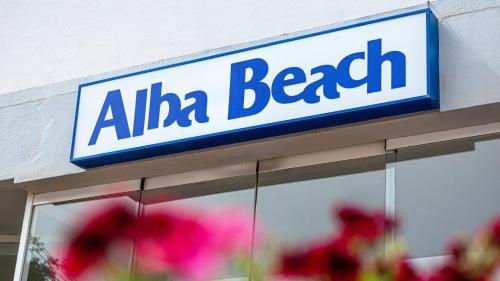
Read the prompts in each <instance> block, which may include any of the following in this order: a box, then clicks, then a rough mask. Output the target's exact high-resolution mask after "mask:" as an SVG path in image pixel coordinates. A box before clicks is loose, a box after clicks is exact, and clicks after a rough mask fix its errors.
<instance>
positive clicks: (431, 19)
mask: <svg viewBox="0 0 500 281" xmlns="http://www.w3.org/2000/svg"><path fill="white" fill-rule="evenodd" d="M420 13H425V14H426V25H427V27H426V28H427V34H426V37H427V38H426V40H427V42H426V43H427V44H426V45H427V93H426V95H425V96H420V97H416V98H410V99H403V100H397V101H392V102H387V103H380V104H375V105H370V106H364V107H358V108H351V109H347V110H341V111H335V112H329V113H325V114H319V115H313V116H307V117H303V118H296V119H290V120H285V121H280V122H275V123H268V124H263V125H257V126H252V127H247V128H240V129H237V130H231V131H224V132H218V133H214V134H208V135H202V136H197V137H192V138H185V139H180V140H175V141H169V142H163V143H158V144H152V145H146V146H141V147H134V148H130V149H124V150H119V151H113V152H107V153H102V154H96V155H91V156H86V157H80V158H74V157H73V153H74V146H75V135H76V126H77V120H78V108H79V104H80V93H81V89H82V87H85V86H89V85H93V84H98V83H102V82H106V81H111V80H116V79H121V78H125V77H129V76H134V75H139V74H143V73H148V72H153V71H157V70H161V69H166V68H171V67H176V66H180V65H185V64H190V63H195V62H199V61H203V60H209V59H213V58H217V57H222V56H227V55H231V54H235V53H241V52H245V51H249V50H253V49H259V48H264V47H267V46H271V45H277V44H282V43H286V42H290V41H295V40H300V39H304V38H308V37H313V36H318V35H322V34H326V33H331V32H336V31H339V30H345V29H350V28H354V27H358V26H363V25H368V24H373V23H376V22H380V21H387V20H391V19H396V18H401V17H405V16H410V15H415V14H420ZM438 107H439V33H438V21H437V19H436V17H435V16H434V15H433V14H432V12H431V10H430V9H428V8H426V9H422V10H416V11H412V12H408V13H404V14H398V15H394V16H388V17H384V18H379V19H374V20H369V21H366V22H360V23H356V24H352V25H348V26H342V27H338V28H334V29H329V30H325V31H320V32H316V33H311V34H306V35H302V36H297V37H293V38H287V39H284V40H279V41H275V42H270V43H266V44H262V45H256V46H252V47H248V48H243V49H239V50H234V51H229V52H225V53H220V54H216V55H212V56H207V57H202V58H197V59H193V60H189V61H184V62H179V63H175V64H170V65H166V66H161V67H156V68H152V69H148V70H143V71H139V72H134V73H129V74H126V75H121V76H116V77H111V78H107V79H103V80H98V81H93V82H90V83H85V84H81V85H80V86H79V87H78V98H77V103H76V113H75V120H74V122H75V123H74V128H73V137H72V143H71V157H70V162H72V163H73V164H75V165H77V166H80V167H82V168H93V167H99V166H103V165H109V164H116V163H121V162H126V161H132V160H139V159H145V158H150V157H155V156H162V155H168V154H173V153H179V152H184V151H189V150H196V149H202V148H208V147H214V146H220V145H225V144H232V143H238V142H244V141H250V140H256V139H261V138H267V137H273V136H279V135H285V134H290V133H296V132H301V131H308V130H313V129H318V128H325V127H333V126H337V125H342V124H347V123H355V122H359V121H365V120H369V119H376V118H380V117H387V116H393V115H398V114H404V113H412V112H417V111H422V110H429V109H434V108H438Z"/></svg>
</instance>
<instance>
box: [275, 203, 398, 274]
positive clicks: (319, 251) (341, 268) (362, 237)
mask: <svg viewBox="0 0 500 281" xmlns="http://www.w3.org/2000/svg"><path fill="white" fill-rule="evenodd" d="M335 214H336V217H337V218H338V219H340V221H341V223H342V225H341V231H340V234H337V235H332V236H331V238H329V239H327V240H326V241H321V242H316V243H313V244H312V245H311V246H309V248H308V249H306V250H305V251H304V250H303V251H291V252H286V253H285V254H284V255H283V257H282V260H281V264H280V266H279V268H278V273H280V274H281V275H284V276H306V277H316V278H323V279H325V280H338V281H355V280H358V279H359V276H360V273H361V254H362V251H364V250H365V247H360V245H363V246H364V245H365V244H368V245H373V242H375V240H377V239H379V238H381V237H383V235H384V228H385V227H393V226H394V225H395V224H394V223H393V221H394V220H393V219H392V218H387V217H385V216H384V215H383V213H381V212H378V211H377V212H373V213H369V212H367V211H365V210H362V209H360V208H357V207H354V206H344V207H342V208H340V209H338V210H337V211H336V213H335Z"/></svg>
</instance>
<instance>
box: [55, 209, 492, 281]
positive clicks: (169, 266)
mask: <svg viewBox="0 0 500 281" xmlns="http://www.w3.org/2000/svg"><path fill="white" fill-rule="evenodd" d="M334 214H335V219H338V220H339V221H340V230H339V232H338V233H330V234H328V235H326V236H325V237H324V238H323V239H321V240H316V241H315V242H312V243H310V244H308V245H306V246H303V245H299V247H297V248H295V249H294V250H290V249H288V250H285V251H283V252H282V253H281V255H279V256H278V259H277V261H278V262H277V268H274V271H273V272H272V274H271V275H269V274H267V273H265V272H262V270H260V269H259V268H258V265H252V271H251V272H250V274H251V275H252V280H254V281H262V280H266V278H265V277H264V276H268V277H269V276H272V277H271V278H272V279H275V278H278V277H280V278H281V277H284V278H287V279H288V278H301V279H300V280H304V279H302V278H307V280H321V281H495V280H494V279H493V278H494V277H493V276H494V275H495V274H500V273H498V272H499V267H500V217H499V218H496V219H495V220H493V221H492V222H491V223H490V224H489V225H487V226H486V227H484V228H483V229H482V230H481V231H479V232H478V233H477V234H476V235H475V236H474V237H473V239H472V240H465V239H456V240H454V241H453V242H452V243H451V244H450V246H449V253H450V256H449V258H448V259H447V260H446V261H445V263H444V264H442V265H441V266H439V267H437V268H435V269H434V270H431V271H430V273H428V274H425V275H424V274H423V273H422V272H420V271H419V270H417V269H416V268H414V267H413V266H412V264H411V261H410V260H409V259H408V256H407V253H406V252H405V251H404V250H402V249H400V248H398V247H393V248H394V249H392V250H391V251H388V252H386V253H384V254H383V255H375V256H374V255H373V252H374V250H376V248H377V245H380V243H379V242H381V241H382V240H383V238H384V234H385V231H388V230H393V229H395V228H396V227H397V225H398V223H396V220H395V219H394V218H390V217H387V216H385V215H384V213H383V212H380V211H368V210H364V209H360V208H357V207H355V206H343V207H341V208H338V209H336V210H335V211H334ZM253 225H254V222H253V217H252V215H250V214H248V213H246V212H244V211H243V210H241V209H237V208H215V209H197V208H188V207H187V206H184V207H175V208H174V207H172V206H170V207H168V208H162V209H156V210H154V209H153V210H148V212H144V213H143V214H142V215H140V216H139V217H138V216H136V214H135V211H133V210H131V209H128V208H126V207H125V206H124V205H112V206H108V207H106V208H104V209H101V210H98V211H97V212H96V213H95V214H94V215H91V216H90V218H89V220H88V221H87V223H86V224H84V225H83V228H82V229H81V230H80V231H79V232H78V233H77V234H76V235H75V236H74V238H73V239H72V240H71V242H70V243H69V247H68V249H67V250H66V251H65V255H64V258H63V259H62V262H61V264H62V267H63V269H64V271H65V273H66V274H67V275H68V276H69V277H70V278H71V279H74V280H78V278H83V276H85V274H86V272H87V271H90V270H92V269H93V268H99V267H101V268H104V269H106V271H108V272H112V273H113V272H118V273H119V274H121V273H123V272H126V273H128V271H127V268H128V267H127V266H125V267H124V268H125V270H121V271H113V270H114V267H113V266H112V261H113V259H114V258H112V257H111V253H113V251H112V250H113V249H114V248H116V247H118V246H123V245H125V244H124V243H129V245H130V244H132V243H133V244H134V245H135V246H134V247H135V254H136V256H137V259H136V260H137V266H138V267H137V274H136V275H135V276H134V279H133V280H134V281H139V280H170V278H173V279H174V280H186V281H206V280H213V279H214V278H216V277H218V275H217V274H219V273H220V271H221V269H222V268H224V266H225V265H226V264H227V262H228V261H229V260H230V259H231V258H237V257H242V256H246V257H249V252H250V249H251V244H252V240H253V241H255V237H252V235H253V236H255V234H252V233H253V232H254V229H253ZM257 236H260V235H257ZM257 238H259V237H257ZM257 240H260V239H257ZM118 248H119V247H118ZM233 261H235V260H233ZM236 261H239V260H236ZM244 262H245V261H244ZM244 262H243V264H244V265H245V266H247V265H248V264H245V263H244ZM274 273H278V274H277V275H279V276H276V274H274ZM119 274H114V275H117V276H118V275H119ZM112 275H113V274H112ZM119 276H120V277H116V276H112V278H114V279H111V280H127V277H128V275H127V274H125V275H123V274H122V275H119ZM123 276H125V277H123ZM497 276H499V275H497ZM166 277H168V278H169V279H165V278H166ZM158 278H160V279H158ZM91 280H93V279H92V278H91Z"/></svg>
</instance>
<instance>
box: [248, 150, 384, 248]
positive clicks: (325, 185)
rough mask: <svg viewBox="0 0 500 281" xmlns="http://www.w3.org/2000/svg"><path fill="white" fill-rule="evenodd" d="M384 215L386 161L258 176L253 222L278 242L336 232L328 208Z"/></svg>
mask: <svg viewBox="0 0 500 281" xmlns="http://www.w3.org/2000/svg"><path fill="white" fill-rule="evenodd" d="M341 203H354V204H359V205H361V206H364V207H367V208H378V209H382V210H383V209H384V206H385V157H384V156H377V157H370V158H361V159H355V160H347V161H341V162H336V163H329V164H321V165H314V166H308V167H304V168H295V169H287V170H281V171H278V172H268V173H261V174H260V175H259V189H258V199H257V218H260V219H261V220H263V222H264V224H265V225H266V226H267V227H268V228H269V231H270V232H271V233H272V234H275V235H278V236H277V237H276V239H277V240H278V241H280V240H281V241H282V242H300V241H308V240H311V239H314V238H317V237H323V236H325V235H328V234H329V233H331V232H332V231H334V230H335V226H334V225H333V219H332V215H331V213H332V207H334V206H335V205H338V204H341Z"/></svg>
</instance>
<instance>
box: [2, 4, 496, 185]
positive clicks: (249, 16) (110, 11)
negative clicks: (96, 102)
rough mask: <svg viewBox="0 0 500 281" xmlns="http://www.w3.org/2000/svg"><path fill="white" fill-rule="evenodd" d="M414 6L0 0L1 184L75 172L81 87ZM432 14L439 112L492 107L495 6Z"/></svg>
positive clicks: (448, 8) (441, 8)
mask: <svg viewBox="0 0 500 281" xmlns="http://www.w3.org/2000/svg"><path fill="white" fill-rule="evenodd" d="M421 2H422V1H417V0H404V1H393V0H377V1H374V0H356V1H353V0H341V1H340V0H337V1H331V0H329V1H327V0H325V1H322V0H315V1H310V0H302V1H284V0H279V1H255V0H252V1H247V0H245V1H242V0H241V1H229V0H224V1H222V0H215V1H185V0H178V1H164V2H162V1H151V2H149V3H147V4H145V3H144V2H141V4H137V3H135V2H133V1H121V2H120V4H119V5H117V4H116V3H117V2H116V1H95V2H92V3H88V2H85V3H79V2H77V1H66V2H58V1H6V0H0V130H1V132H2V133H1V134H0V157H1V158H0V159H1V161H0V183H1V182H2V180H4V181H6V180H8V181H11V180H14V181H15V182H26V181H34V180H38V179H44V178H51V177H61V176H64V175H70V174H78V173H81V172H83V170H82V169H80V168H78V167H76V166H74V165H72V164H71V163H70V162H69V153H70V144H71V133H72V126H73V116H74V109H75V103H76V90H77V85H78V84H79V83H82V82H85V81H89V80H97V79H100V78H102V77H109V76H115V75H119V74H122V73H126V72H129V71H133V70H140V69H144V68H149V67H151V66H158V65H162V64H166V63H168V62H172V61H176V60H179V59H182V58H176V57H178V56H183V55H186V56H188V57H189V58H192V57H196V56H200V52H202V51H207V50H211V49H214V48H219V47H223V48H225V49H224V50H227V49H231V48H234V45H235V44H243V45H246V43H244V42H248V41H256V40H262V39H264V38H268V37H270V36H286V35H284V34H287V33H290V32H295V31H298V30H306V29H313V30H318V29H317V28H316V27H317V26H323V25H329V24H334V23H336V22H340V21H344V20H347V19H353V18H358V17H362V16H369V15H373V14H376V13H379V12H384V11H390V10H394V9H398V8H402V7H407V6H412V5H414V4H419V3H421ZM431 8H432V9H433V11H434V12H435V14H436V15H437V16H438V18H439V20H440V26H439V28H440V76H441V98H442V102H441V111H442V112H447V111H450V112H452V111H454V110H456V109H463V108H467V107H472V106H479V105H485V104H500V52H498V48H499V46H500V36H498V34H500V1H498V0H497V1H493V0H489V1H486V0H484V1H483V0H437V1H434V2H431ZM250 44H252V43H250ZM208 52H218V51H217V50H215V51H208ZM145 63H147V64H145ZM144 64H145V65H144ZM99 73H102V74H99ZM68 79H72V80H68ZM57 81H63V82H58V83H54V82H57ZM39 85H43V86H39ZM35 86H37V87H35ZM30 87H31V88H30ZM33 87H34V88H33ZM26 88H29V89H26ZM447 118H448V117H447ZM478 118H479V117H478ZM481 118H483V119H481ZM495 118H498V119H500V114H498V117H495V116H492V114H489V116H484V117H480V118H479V119H478V120H479V121H477V120H476V121H475V122H481V120H484V122H487V121H486V119H488V120H490V121H491V120H494V119H495ZM445 121H446V122H448V121H449V120H444V119H443V120H437V119H433V122H437V123H440V122H442V123H445ZM380 136H383V133H380V135H379V136H378V137H380ZM115 172H116V171H115ZM119 172H120V171H119Z"/></svg>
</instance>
